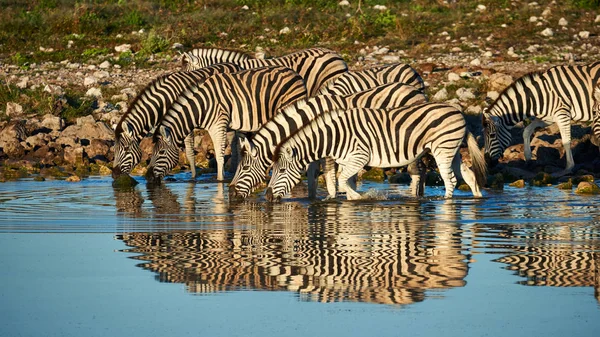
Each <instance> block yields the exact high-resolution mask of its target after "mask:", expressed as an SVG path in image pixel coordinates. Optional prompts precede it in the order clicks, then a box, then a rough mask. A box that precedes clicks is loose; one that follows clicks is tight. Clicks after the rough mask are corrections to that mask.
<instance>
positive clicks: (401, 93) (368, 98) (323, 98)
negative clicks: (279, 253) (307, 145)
mask: <svg viewBox="0 0 600 337" xmlns="http://www.w3.org/2000/svg"><path fill="white" fill-rule="evenodd" d="M425 101H426V98H425V96H424V95H423V94H422V93H421V92H420V91H418V90H416V89H415V88H414V87H412V86H409V85H405V84H402V83H391V84H386V85H382V86H379V87H375V88H372V89H369V90H365V91H360V92H357V93H355V94H352V95H343V96H337V95H320V96H316V97H312V98H309V99H307V100H302V101H298V102H296V103H294V104H293V105H291V106H289V107H287V108H285V109H283V110H282V111H280V112H279V113H277V114H276V115H275V117H274V118H272V119H271V120H270V121H269V122H267V123H265V124H264V125H262V126H261V127H260V128H259V129H258V130H257V132H256V133H255V134H254V136H252V138H251V139H250V138H246V137H243V138H242V140H241V141H240V143H241V147H242V160H241V162H240V165H239V166H238V169H237V171H236V174H235V176H234V178H233V180H232V182H231V184H230V185H229V193H230V196H239V197H242V198H246V197H248V196H249V195H250V193H252V191H253V190H254V189H255V188H256V186H257V185H258V184H259V183H260V182H261V181H263V180H265V179H266V178H267V177H266V174H267V171H268V169H269V168H270V167H271V165H272V164H273V161H272V157H273V154H274V151H275V148H276V147H277V144H279V143H280V142H281V141H282V140H284V139H285V138H287V137H288V136H289V135H290V134H292V133H294V132H296V130H298V129H299V128H301V127H302V125H304V124H306V123H309V122H310V121H311V120H313V119H314V118H315V117H317V116H318V115H320V114H322V113H324V112H325V111H329V110H332V109H347V108H351V107H372V108H383V107H398V106H406V105H411V104H418V103H422V102H425ZM325 173H326V175H325V179H326V181H327V190H328V194H329V196H328V197H330V198H331V197H335V193H336V188H335V170H334V169H333V167H332V166H331V162H330V163H329V165H326V170H325ZM308 178H309V196H310V197H314V193H315V190H316V184H315V183H314V181H312V178H313V175H311V174H308ZM413 178H414V177H413ZM415 179H416V178H415Z"/></svg>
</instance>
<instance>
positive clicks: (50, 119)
mask: <svg viewBox="0 0 600 337" xmlns="http://www.w3.org/2000/svg"><path fill="white" fill-rule="evenodd" d="M42 118H43V119H42V127H45V128H48V129H50V130H54V131H60V130H62V128H64V127H65V121H64V120H63V119H62V118H60V117H58V116H53V115H51V114H46V115H44V116H43V117H42Z"/></svg>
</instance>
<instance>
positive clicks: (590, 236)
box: [0, 177, 600, 336]
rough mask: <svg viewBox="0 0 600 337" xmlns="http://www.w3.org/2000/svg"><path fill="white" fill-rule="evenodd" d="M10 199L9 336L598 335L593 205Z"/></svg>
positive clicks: (5, 223) (382, 190)
mask: <svg viewBox="0 0 600 337" xmlns="http://www.w3.org/2000/svg"><path fill="white" fill-rule="evenodd" d="M140 182H141V184H140V185H138V186H136V187H135V188H134V189H129V190H116V189H113V188H112V187H111V180H110V178H101V177H92V178H90V179H86V180H84V181H82V182H81V183H68V182H64V181H46V182H34V181H27V180H26V181H18V182H8V183H3V184H0V254H1V256H2V258H1V259H0V270H2V271H3V272H2V273H3V276H2V277H1V278H0V301H1V303H2V305H1V306H0V317H2V318H0V336H142V335H145V336H147V335H166V336H171V335H178V336H186V335H192V336H272V335H276V334H277V335H282V336H305V335H307V334H310V335H315V336H325V335H329V336H341V335H345V336H400V335H411V336H438V335H441V334H443V335H444V336H482V335H492V336H507V335H513V336H526V335H533V336H539V335H546V336H596V335H597V333H598V331H600V293H599V291H600V272H599V268H600V262H599V261H600V210H598V208H597V207H596V205H597V201H598V199H597V197H582V196H577V195H575V194H573V193H572V192H565V191H561V190H558V189H556V188H531V187H530V188H524V189H515V188H511V187H508V186H507V187H506V190H505V191H503V192H490V191H487V193H486V194H485V196H486V198H484V199H473V198H471V194H470V193H466V192H460V191H458V192H457V193H456V198H455V199H452V200H444V199H442V198H441V196H443V189H442V188H437V187H428V188H427V190H426V195H427V196H428V197H427V198H423V199H419V200H416V199H413V198H411V197H410V196H409V192H408V187H407V186H402V185H388V184H386V183H365V184H364V185H363V186H361V188H360V190H361V191H362V192H365V191H368V194H369V195H371V196H372V199H371V200H366V201H359V202H348V201H342V200H338V201H332V202H312V203H311V202H309V201H308V200H307V199H305V198H303V197H302V196H304V195H305V191H303V190H302V189H299V190H298V191H297V192H296V193H295V195H294V196H292V197H291V198H288V199H286V200H284V202H282V203H280V204H268V203H266V202H264V200H263V199H262V198H261V197H260V196H257V197H255V198H254V199H253V200H250V201H248V202H243V203H232V202H229V200H228V198H227V186H226V184H222V183H214V182H200V183H189V182H184V181H181V179H180V180H179V181H175V182H167V183H166V184H165V185H164V186H161V187H155V188H151V187H148V186H146V185H145V184H144V183H143V180H140Z"/></svg>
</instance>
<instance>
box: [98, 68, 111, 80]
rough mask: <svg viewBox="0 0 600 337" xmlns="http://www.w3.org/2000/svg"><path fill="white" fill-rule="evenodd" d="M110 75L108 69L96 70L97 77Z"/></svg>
mask: <svg viewBox="0 0 600 337" xmlns="http://www.w3.org/2000/svg"><path fill="white" fill-rule="evenodd" d="M109 76H110V73H109V72H108V71H106V70H99V71H95V72H94V77H95V78H107V77H109Z"/></svg>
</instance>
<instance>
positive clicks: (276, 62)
mask: <svg viewBox="0 0 600 337" xmlns="http://www.w3.org/2000/svg"><path fill="white" fill-rule="evenodd" d="M223 53H226V54H227V58H226V59H227V60H230V61H231V62H234V63H235V64H237V65H239V66H240V67H242V68H243V69H251V68H259V67H266V66H285V67H288V68H290V69H292V70H294V71H296V72H297V73H298V74H299V75H300V76H302V78H303V79H304V82H305V83H306V90H307V91H308V95H309V96H314V95H315V94H316V93H317V91H318V90H319V89H320V88H321V87H322V86H323V85H324V84H325V83H328V82H330V81H333V80H335V79H336V78H337V77H338V76H340V75H342V74H344V73H346V72H347V71H348V66H347V65H346V62H345V61H344V59H343V58H342V57H341V56H340V55H339V54H338V53H336V52H334V51H332V50H329V49H325V48H309V49H305V50H301V51H298V52H295V53H292V54H288V55H285V56H281V57H275V58H271V59H255V58H251V57H249V56H248V55H246V54H244V53H242V52H235V51H231V50H225V51H224V50H221V49H210V48H204V49H195V50H192V51H191V52H189V53H184V55H183V57H182V64H183V68H184V70H186V71H189V70H195V69H199V68H202V67H204V66H206V65H207V64H210V62H212V57H214V55H222V54H223Z"/></svg>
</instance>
